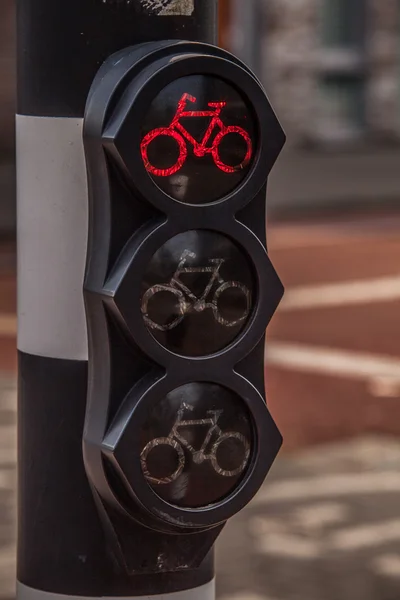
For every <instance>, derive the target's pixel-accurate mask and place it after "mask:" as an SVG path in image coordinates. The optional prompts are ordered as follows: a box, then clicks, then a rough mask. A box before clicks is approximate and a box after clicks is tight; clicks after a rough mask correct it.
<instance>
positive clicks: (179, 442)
mask: <svg viewBox="0 0 400 600" xmlns="http://www.w3.org/2000/svg"><path fill="white" fill-rule="evenodd" d="M193 410H194V408H193V406H190V405H188V404H186V403H185V402H183V403H182V404H181V407H180V409H179V410H178V414H177V418H176V421H175V423H174V425H173V426H172V429H171V431H170V433H169V435H168V437H161V438H156V439H154V440H151V441H150V442H149V443H148V444H147V445H146V446H145V447H144V448H143V450H142V452H141V455H140V462H141V466H142V471H143V474H144V476H145V477H146V479H147V480H148V481H149V482H151V483H155V484H157V485H166V484H168V483H173V482H174V481H176V479H178V477H179V476H180V475H181V473H182V471H183V469H184V468H185V464H186V458H185V453H184V450H183V448H186V449H187V450H188V451H189V452H190V454H191V455H192V458H193V462H194V463H195V464H198V465H200V464H202V463H204V462H205V461H207V460H209V461H210V462H211V465H212V467H213V469H214V471H215V472H216V473H218V475H221V477H235V476H236V475H240V473H242V472H243V471H244V469H245V468H246V466H247V463H248V460H249V456H250V444H249V442H248V440H247V439H246V437H245V436H244V435H243V434H241V433H239V432H238V431H227V432H223V431H222V430H221V428H220V427H219V426H218V421H219V419H220V418H221V416H222V414H223V412H224V411H223V410H209V411H207V415H208V417H207V418H205V419H191V420H183V415H184V413H185V411H193ZM205 425H208V427H209V428H208V432H207V435H206V437H205V439H204V442H203V445H202V446H201V448H200V450H196V449H195V448H194V447H193V446H192V445H191V444H190V442H188V440H187V439H185V437H183V435H182V434H181V433H180V431H179V430H180V429H182V428H183V427H204V426H205ZM213 436H217V440H216V441H215V442H214V444H213V445H212V446H211V448H210V451H209V453H208V454H207V447H208V446H209V444H210V442H211V438H212V437H213ZM233 440H235V442H236V444H240V445H241V446H242V455H241V457H240V460H241V462H240V464H239V465H238V466H237V467H236V468H235V469H231V470H227V469H224V468H222V467H221V466H220V464H219V462H218V458H217V452H218V449H219V448H220V446H221V444H223V443H224V442H227V441H233ZM159 446H169V447H171V448H173V449H174V450H175V451H176V453H177V458H178V466H177V468H176V469H175V471H174V472H173V473H171V474H170V475H167V476H165V477H154V476H153V475H151V473H150V471H149V468H148V464H147V459H148V456H149V454H150V452H151V451H152V450H154V448H157V447H159Z"/></svg>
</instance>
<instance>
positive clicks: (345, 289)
mask: <svg viewBox="0 0 400 600" xmlns="http://www.w3.org/2000/svg"><path fill="white" fill-rule="evenodd" d="M399 298H400V275H395V276H393V277H379V278H376V279H367V280H355V281H354V280H353V281H345V282H343V281H341V282H338V283H330V284H325V285H315V286H314V285H313V286H304V287H297V288H292V289H289V290H288V291H287V292H286V296H284V298H283V301H282V303H281V305H280V310H282V311H289V310H309V309H315V308H329V307H335V306H352V305H355V304H356V305H360V304H372V303H376V302H390V301H393V300H398V299H399Z"/></svg>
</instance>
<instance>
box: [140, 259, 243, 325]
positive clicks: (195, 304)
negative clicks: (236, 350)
mask: <svg viewBox="0 0 400 600" xmlns="http://www.w3.org/2000/svg"><path fill="white" fill-rule="evenodd" d="M196 256H197V255H196V254H195V253H194V252H191V251H190V250H185V251H184V252H183V253H182V256H181V258H180V261H179V263H178V267H177V269H176V271H175V273H174V275H173V276H172V278H171V281H170V282H169V283H168V284H156V285H153V286H152V287H151V288H149V289H148V290H147V292H146V293H145V294H144V296H143V300H142V314H143V318H144V321H145V323H146V324H147V326H148V327H149V328H150V329H157V330H158V331H170V330H171V329H174V328H175V327H177V326H178V325H179V324H180V323H181V322H182V321H183V319H184V318H185V317H186V316H187V315H188V314H189V313H193V312H195V313H201V312H204V311H205V310H207V309H211V310H212V311H213V314H214V318H215V320H216V321H217V322H218V323H219V324H220V325H223V326H224V327H234V326H236V325H238V324H240V323H241V322H243V321H245V320H246V319H247V317H248V316H249V314H250V309H251V292H250V290H249V289H248V288H247V287H246V286H245V285H243V284H242V283H240V282H238V281H225V280H224V279H223V278H222V277H221V275H220V269H221V267H222V265H223V264H224V263H225V262H226V259H224V258H212V259H210V260H209V266H206V267H186V266H185V265H186V262H187V259H188V258H191V259H195V258H196ZM196 273H199V274H209V275H210V279H209V282H208V284H207V286H206V288H205V290H204V292H203V294H202V295H201V296H200V297H198V296H196V295H195V294H194V293H193V292H192V291H191V290H190V289H189V288H188V287H187V286H186V285H185V284H184V283H183V282H182V281H181V279H180V277H181V276H182V275H185V274H196ZM216 284H217V285H218V286H219V287H218V288H217V290H216V292H215V293H214V295H213V297H212V299H211V300H210V301H207V300H208V298H209V296H210V294H211V291H212V289H213V287H214V286H215V285H216ZM229 290H235V291H236V292H237V291H239V293H240V294H241V295H242V296H243V298H244V305H245V306H244V310H243V312H242V314H241V315H240V316H239V317H238V318H233V319H229V318H225V317H224V316H223V315H222V313H221V309H220V301H221V298H222V295H223V294H224V293H225V292H227V291H229ZM165 292H167V293H169V294H173V295H174V296H175V298H176V300H177V301H178V309H177V311H176V313H177V316H176V318H175V319H173V321H171V322H170V323H167V324H163V323H157V321H156V320H155V319H156V317H151V316H150V315H149V311H150V307H149V303H150V300H152V299H153V298H154V297H155V296H156V295H157V294H160V293H165ZM160 302H162V300H161V298H160Z"/></svg>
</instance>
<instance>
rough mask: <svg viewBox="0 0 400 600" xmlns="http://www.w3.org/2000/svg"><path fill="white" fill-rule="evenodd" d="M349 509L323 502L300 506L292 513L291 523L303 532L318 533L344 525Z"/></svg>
mask: <svg viewBox="0 0 400 600" xmlns="http://www.w3.org/2000/svg"><path fill="white" fill-rule="evenodd" d="M349 512H350V508H349V506H347V505H346V504H344V503H339V502H323V503H319V504H309V505H307V506H300V507H299V508H298V509H296V510H295V511H294V513H293V517H292V521H293V523H294V524H295V525H296V526H299V527H301V528H302V529H303V530H304V531H309V532H312V533H313V534H315V533H318V532H319V531H320V530H322V529H323V528H324V527H326V526H330V525H337V524H338V523H344V522H345V521H346V520H347V519H348V516H349Z"/></svg>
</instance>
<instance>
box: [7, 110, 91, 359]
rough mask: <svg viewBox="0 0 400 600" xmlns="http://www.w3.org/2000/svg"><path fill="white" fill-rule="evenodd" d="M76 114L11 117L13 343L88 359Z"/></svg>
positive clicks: (84, 220)
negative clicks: (14, 162)
mask: <svg viewBox="0 0 400 600" xmlns="http://www.w3.org/2000/svg"><path fill="white" fill-rule="evenodd" d="M82 125H83V120H82V119H74V118H54V117H53V118H50V117H33V116H22V115H17V128H16V134H17V164H18V169H17V194H18V203H17V206H18V208H17V227H18V349H19V350H21V351H23V352H26V353H29V354H35V355H39V356H46V357H51V358H60V359H69V360H87V357H88V351H87V338H86V320H85V312H84V303H83V293H82V287H83V277H84V271H85V258H86V249H87V232H88V197H87V180H86V167H85V158H84V152H83V143H82Z"/></svg>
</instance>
